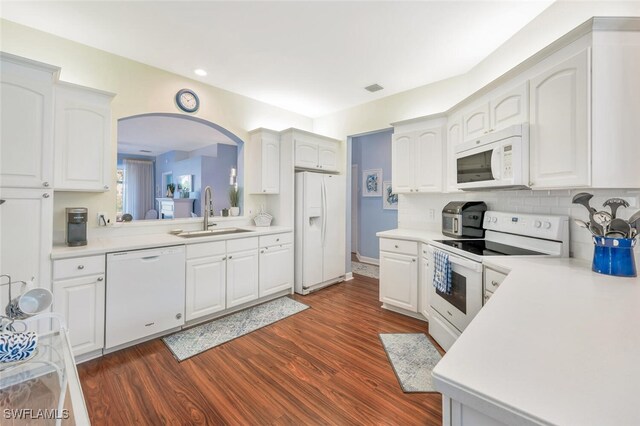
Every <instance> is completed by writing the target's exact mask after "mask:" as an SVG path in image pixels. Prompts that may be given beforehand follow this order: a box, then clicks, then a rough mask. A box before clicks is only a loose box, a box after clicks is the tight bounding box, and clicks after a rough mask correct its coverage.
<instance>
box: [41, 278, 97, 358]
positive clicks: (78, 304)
mask: <svg viewBox="0 0 640 426" xmlns="http://www.w3.org/2000/svg"><path fill="white" fill-rule="evenodd" d="M104 292H105V284H104V274H100V275H93V276H88V277H82V278H75V279H70V280H61V281H56V282H54V283H53V311H54V312H56V313H58V314H60V315H62V316H63V317H64V318H65V320H66V321H67V327H69V339H70V340H71V347H72V349H73V354H74V355H75V356H78V355H82V354H85V353H88V352H92V351H96V350H99V349H102V348H103V347H104V303H105V293H104Z"/></svg>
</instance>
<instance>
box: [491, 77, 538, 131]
mask: <svg viewBox="0 0 640 426" xmlns="http://www.w3.org/2000/svg"><path fill="white" fill-rule="evenodd" d="M528 86H529V85H528V83H524V84H521V85H520V86H518V87H516V88H515V89H513V90H510V91H508V92H506V93H503V94H501V95H499V96H497V97H496V98H494V99H492V100H491V102H489V115H490V117H491V128H490V129H489V130H490V131H495V130H500V129H505V128H507V127H509V126H512V125H514V124H522V123H524V122H526V121H528V119H529V90H528Z"/></svg>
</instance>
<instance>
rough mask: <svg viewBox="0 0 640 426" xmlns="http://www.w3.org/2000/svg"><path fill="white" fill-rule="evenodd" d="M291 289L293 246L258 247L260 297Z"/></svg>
mask: <svg viewBox="0 0 640 426" xmlns="http://www.w3.org/2000/svg"><path fill="white" fill-rule="evenodd" d="M291 289H293V246H292V245H291V244H285V245H282V246H271V247H265V248H263V249H260V297H264V296H268V295H270V294H273V293H277V292H279V291H283V290H291Z"/></svg>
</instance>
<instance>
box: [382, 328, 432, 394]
mask: <svg viewBox="0 0 640 426" xmlns="http://www.w3.org/2000/svg"><path fill="white" fill-rule="evenodd" d="M380 340H381V341H382V346H384V350H385V351H386V352H387V356H388V357H389V361H390V362H391V366H392V367H393V371H395V373H396V377H397V378H398V381H399V382H400V387H401V388H402V390H403V391H404V392H436V390H435V389H434V387H433V384H432V382H431V370H433V367H435V366H436V364H437V363H438V361H440V359H442V356H441V355H440V353H439V352H438V350H437V349H436V348H435V347H434V346H433V344H431V342H430V341H429V339H428V338H427V336H426V335H425V334H423V333H402V334H380Z"/></svg>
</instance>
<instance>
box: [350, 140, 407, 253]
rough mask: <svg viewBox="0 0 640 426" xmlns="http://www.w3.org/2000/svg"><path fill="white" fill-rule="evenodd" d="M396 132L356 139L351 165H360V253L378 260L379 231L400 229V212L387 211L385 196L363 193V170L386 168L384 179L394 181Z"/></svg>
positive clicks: (358, 189) (383, 172) (353, 142)
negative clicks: (392, 173)
mask: <svg viewBox="0 0 640 426" xmlns="http://www.w3.org/2000/svg"><path fill="white" fill-rule="evenodd" d="M392 134H393V130H385V131H382V132H377V133H372V134H368V135H364V136H357V137H354V138H352V150H351V164H352V165H353V164H356V165H357V166H358V188H357V191H358V252H359V253H360V255H361V256H364V257H370V258H373V259H378V256H379V253H378V252H379V249H380V246H379V242H378V237H376V233H377V232H380V231H387V230H389V229H395V228H397V227H398V211H397V210H384V209H383V208H382V197H363V196H362V172H363V171H364V170H367V169H382V181H383V182H384V181H390V180H391V135H392ZM381 183H382V182H381ZM352 190H355V188H352ZM348 238H349V239H350V238H351V235H348Z"/></svg>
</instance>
